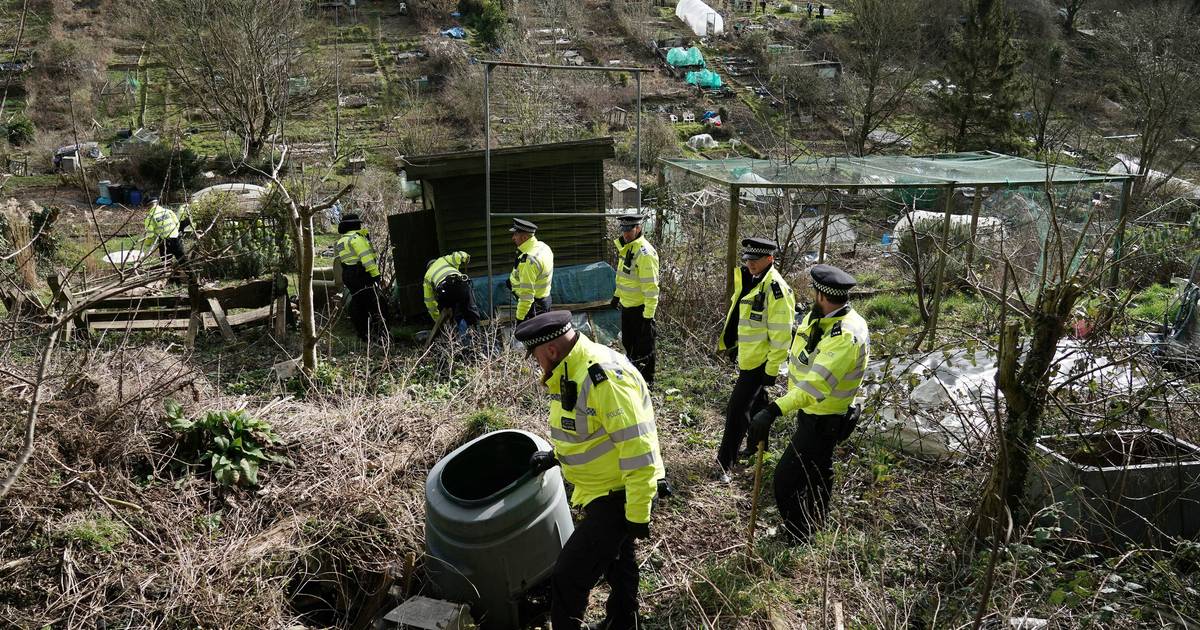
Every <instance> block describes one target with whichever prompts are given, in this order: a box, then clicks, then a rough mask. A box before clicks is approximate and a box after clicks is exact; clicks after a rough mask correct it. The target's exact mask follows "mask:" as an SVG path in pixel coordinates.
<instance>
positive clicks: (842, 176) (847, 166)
mask: <svg viewBox="0 0 1200 630" xmlns="http://www.w3.org/2000/svg"><path fill="white" fill-rule="evenodd" d="M662 161H663V162H664V163H665V164H667V165H668V166H672V167H675V168H677V169H680V170H683V171H686V172H687V173H690V174H693V175H696V176H699V177H702V178H704V179H707V180H710V181H714V182H717V183H720V184H728V185H731V186H744V185H745V183H746V182H747V181H750V182H754V185H755V186H756V187H761V186H762V182H763V181H766V182H769V183H770V184H771V187H775V188H883V189H887V188H931V187H936V186H946V185H951V184H953V185H957V186H990V187H1017V186H1041V185H1044V184H1045V183H1046V182H1047V181H1053V182H1054V183H1056V184H1079V183H1089V182H1090V183H1103V182H1121V181H1125V180H1129V179H1132V178H1133V177H1134V176H1131V175H1128V174H1124V173H1105V172H1101V171H1089V170H1084V169H1078V168H1074V167H1071V166H1062V165H1054V164H1047V163H1044V162H1038V161H1035V160H1029V159H1025V158H1021V157H1015V156H1011V155H1003V154H1000V153H992V152H990V151H978V152H969V153H944V154H938V155H923V156H895V155H876V156H868V157H816V158H808V159H800V160H797V161H794V162H791V163H787V162H782V161H778V160H754V159H749V158H735V159H727V160H684V159H677V158H663V159H662ZM751 175H752V176H753V177H750V176H751Z"/></svg>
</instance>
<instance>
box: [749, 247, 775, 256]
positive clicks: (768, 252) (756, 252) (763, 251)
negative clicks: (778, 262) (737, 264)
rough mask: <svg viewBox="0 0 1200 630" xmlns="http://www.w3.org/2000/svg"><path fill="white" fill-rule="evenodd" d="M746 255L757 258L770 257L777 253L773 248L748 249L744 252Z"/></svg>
mask: <svg viewBox="0 0 1200 630" xmlns="http://www.w3.org/2000/svg"><path fill="white" fill-rule="evenodd" d="M742 253H744V254H754V255H755V256H770V255H771V254H774V253H775V249H774V248H772V247H747V248H745V249H743V250H742Z"/></svg>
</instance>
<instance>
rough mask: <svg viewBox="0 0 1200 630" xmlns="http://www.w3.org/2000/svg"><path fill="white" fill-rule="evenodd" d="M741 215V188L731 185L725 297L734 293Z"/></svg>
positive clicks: (726, 245)
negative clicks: (734, 272) (734, 271)
mask: <svg viewBox="0 0 1200 630" xmlns="http://www.w3.org/2000/svg"><path fill="white" fill-rule="evenodd" d="M740 215H741V189H740V188H739V187H738V186H737V185H733V186H730V187H729V228H728V230H727V231H726V233H725V297H730V296H732V295H733V270H734V268H735V267H736V266H737V260H736V259H737V256H736V252H737V246H738V219H739V218H740Z"/></svg>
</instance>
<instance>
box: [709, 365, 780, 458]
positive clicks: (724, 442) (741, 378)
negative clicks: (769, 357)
mask: <svg viewBox="0 0 1200 630" xmlns="http://www.w3.org/2000/svg"><path fill="white" fill-rule="evenodd" d="M766 373H767V364H766V363H764V364H762V365H760V366H758V367H756V368H754V369H753V370H740V371H739V372H738V377H737V382H736V383H734V385H733V393H732V394H730V395H729V406H728V407H727V408H726V409H725V433H724V434H722V435H721V446H720V448H719V449H718V450H717V463H719V464H720V465H721V468H724V469H725V470H729V469H730V468H731V467H732V466H733V462H734V461H736V460H737V452H738V447H739V446H741V444H742V440H744V439H746V432H747V431H748V430H749V429H750V416H752V415H754V414H755V413H757V412H758V411H759V410H760V409H763V408H765V407H766V406H767V405H768V404H769V401H768V400H767V392H766V390H765V389H763V381H764V380H766Z"/></svg>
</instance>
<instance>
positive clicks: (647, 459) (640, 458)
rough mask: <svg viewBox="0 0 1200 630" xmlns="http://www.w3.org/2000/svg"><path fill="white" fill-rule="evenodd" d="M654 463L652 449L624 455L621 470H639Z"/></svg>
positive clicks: (621, 460)
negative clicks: (641, 452) (647, 451)
mask: <svg viewBox="0 0 1200 630" xmlns="http://www.w3.org/2000/svg"><path fill="white" fill-rule="evenodd" d="M609 444H612V442H609ZM589 452H590V451H589ZM653 465H654V451H650V452H649V453H644V454H642V455H635V456H633V457H622V458H621V459H620V466H621V470H637V469H639V468H642V467H645V466H653Z"/></svg>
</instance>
